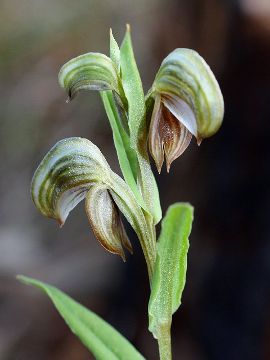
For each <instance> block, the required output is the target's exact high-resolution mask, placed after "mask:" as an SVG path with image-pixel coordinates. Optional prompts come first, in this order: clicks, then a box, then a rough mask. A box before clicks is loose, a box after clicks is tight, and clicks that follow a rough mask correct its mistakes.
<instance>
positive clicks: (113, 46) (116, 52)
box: [110, 29, 120, 71]
mask: <svg viewBox="0 0 270 360" xmlns="http://www.w3.org/2000/svg"><path fill="white" fill-rule="evenodd" d="M110 58H111V60H112V61H113V62H114V64H115V65H116V67H117V70H118V71H120V49H119V46H118V44H117V42H116V40H115V38H114V36H113V33H112V29H110Z"/></svg>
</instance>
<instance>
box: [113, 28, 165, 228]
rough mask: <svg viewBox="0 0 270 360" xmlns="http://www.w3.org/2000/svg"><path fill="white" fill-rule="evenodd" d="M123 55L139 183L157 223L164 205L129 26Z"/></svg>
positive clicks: (126, 92) (122, 60) (123, 75)
mask: <svg viewBox="0 0 270 360" xmlns="http://www.w3.org/2000/svg"><path fill="white" fill-rule="evenodd" d="M120 57H121V58H120V62H121V74H122V84H123V88H124V92H125V96H126V98H127V101H128V118H129V120H128V121H129V129H130V144H131V147H132V148H133V149H134V150H135V151H136V154H137V157H138V162H139V173H138V183H139V186H140V191H141V192H142V195H143V198H144V199H145V202H146V205H147V207H148V209H149V211H150V213H151V214H152V216H153V218H154V222H155V224H157V223H158V222H159V221H160V219H161V207H160V202H159V193H158V188H157V184H156V180H155V177H154V175H153V172H152V170H151V166H150V162H149V157H148V153H147V126H146V115H145V100H144V92H143V87H142V83H141V78H140V74H139V71H138V68H137V65H136V61H135V57H134V53H133V48H132V42H131V36H130V30H129V27H128V28H127V32H126V35H125V37H124V40H123V43H122V45H121V48H120Z"/></svg>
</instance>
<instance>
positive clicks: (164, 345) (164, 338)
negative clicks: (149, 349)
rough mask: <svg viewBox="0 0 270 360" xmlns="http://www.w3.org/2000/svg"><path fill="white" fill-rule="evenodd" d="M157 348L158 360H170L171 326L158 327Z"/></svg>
mask: <svg viewBox="0 0 270 360" xmlns="http://www.w3.org/2000/svg"><path fill="white" fill-rule="evenodd" d="M158 348H159V358H160V360H172V346H171V324H165V325H161V326H160V336H159V338H158Z"/></svg>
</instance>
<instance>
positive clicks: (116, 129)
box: [101, 91, 147, 210]
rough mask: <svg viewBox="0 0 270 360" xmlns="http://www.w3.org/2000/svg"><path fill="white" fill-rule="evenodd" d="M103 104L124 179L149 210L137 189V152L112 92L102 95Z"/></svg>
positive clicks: (105, 92) (141, 203) (143, 205)
mask: <svg viewBox="0 0 270 360" xmlns="http://www.w3.org/2000/svg"><path fill="white" fill-rule="evenodd" d="M101 97H102V100H103V104H104V107H105V110H106V113H107V116H108V119H109V122H110V125H111V128H112V132H113V140H114V145H115V148H116V152H117V156H118V159H119V164H120V168H121V171H122V173H123V176H124V179H125V181H126V182H127V184H128V185H129V187H130V188H131V190H132V191H133V193H134V195H135V197H136V199H137V200H138V202H139V203H140V205H141V206H142V207H143V208H144V209H145V210H147V208H146V205H145V203H144V200H143V198H142V195H141V193H140V192H139V189H138V187H137V169H138V160H137V156H136V153H135V151H134V150H133V149H132V148H131V146H130V139H129V136H128V134H127V133H126V131H125V129H124V128H123V126H122V124H121V120H120V118H119V113H118V109H117V106H116V104H115V101H114V98H113V94H112V92H111V91H104V92H102V93H101Z"/></svg>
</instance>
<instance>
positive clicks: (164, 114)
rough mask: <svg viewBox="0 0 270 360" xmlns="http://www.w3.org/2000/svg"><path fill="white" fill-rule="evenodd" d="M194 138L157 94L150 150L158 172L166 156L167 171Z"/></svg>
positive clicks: (151, 126) (151, 127)
mask: <svg viewBox="0 0 270 360" xmlns="http://www.w3.org/2000/svg"><path fill="white" fill-rule="evenodd" d="M191 138H192V134H191V132H190V131H189V130H188V129H187V127H186V126H185V125H184V124H183V123H182V122H181V121H180V120H179V119H178V118H177V117H176V116H175V115H174V114H173V113H172V112H171V111H170V110H169V109H168V108H167V107H166V106H165V105H164V103H163V99H162V98H161V96H159V95H157V96H156V99H155V105H154V109H153V113H152V117H151V123H150V129H149V150H150V153H151V155H152V157H153V159H154V160H155V163H156V166H157V169H158V172H159V173H160V172H161V168H162V165H163V162H164V154H165V158H166V165H167V171H168V172H169V170H170V166H171V163H172V162H173V161H174V160H175V159H177V158H178V157H179V156H180V155H181V154H182V153H183V152H184V151H185V150H186V148H187V147H188V145H189V143H190V141H191Z"/></svg>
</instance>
